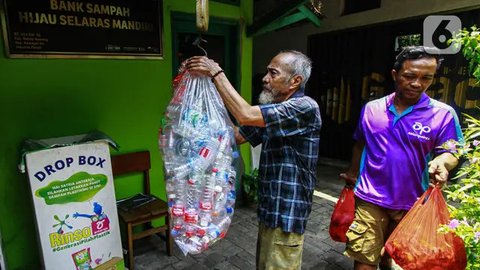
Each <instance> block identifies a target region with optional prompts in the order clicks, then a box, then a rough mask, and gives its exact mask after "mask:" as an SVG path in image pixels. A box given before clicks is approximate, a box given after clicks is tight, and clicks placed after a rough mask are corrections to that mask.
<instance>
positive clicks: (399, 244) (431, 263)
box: [385, 187, 467, 270]
mask: <svg viewBox="0 0 480 270" xmlns="http://www.w3.org/2000/svg"><path fill="white" fill-rule="evenodd" d="M449 219H450V214H449V213H448V208H447V204H446V203H445V200H444V199H443V196H442V193H441V191H440V189H439V188H438V187H430V188H429V189H428V190H427V191H426V192H425V193H424V194H423V195H422V196H421V197H420V199H418V200H417V201H416V202H415V204H414V205H413V207H412V208H411V209H410V211H408V213H407V214H406V215H405V217H404V218H403V219H402V221H400V223H399V224H398V226H397V227H396V228H395V230H394V231H393V232H392V234H391V235H390V237H389V238H388V240H387V242H386V243H385V250H386V251H387V252H388V254H389V255H390V256H391V257H392V258H393V259H394V260H395V262H396V263H397V264H398V265H399V266H400V267H402V268H403V269H404V270H417V269H435V270H440V269H449V270H463V269H465V267H466V264H467V259H466V253H465V247H464V244H463V240H462V239H461V238H460V237H458V236H457V235H456V234H454V233H452V232H450V233H442V232H438V229H439V226H440V225H441V224H448V223H449Z"/></svg>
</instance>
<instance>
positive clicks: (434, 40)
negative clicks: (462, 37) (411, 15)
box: [423, 15, 462, 54]
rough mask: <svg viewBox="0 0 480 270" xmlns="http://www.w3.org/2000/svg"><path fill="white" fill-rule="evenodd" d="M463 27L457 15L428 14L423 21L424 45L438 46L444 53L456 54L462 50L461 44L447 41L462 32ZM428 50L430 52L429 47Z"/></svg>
mask: <svg viewBox="0 0 480 270" xmlns="http://www.w3.org/2000/svg"><path fill="white" fill-rule="evenodd" d="M461 29H462V22H461V21H460V19H459V18H458V17H457V16H453V15H446V16H441V15H433V16H428V17H427V18H425V20H424V21H423V46H426V47H434V48H437V49H438V50H439V51H440V53H442V54H456V53H458V52H459V51H460V46H453V44H448V43H447V42H448V40H449V39H451V38H452V37H453V36H454V35H456V34H458V33H460V30H461ZM426 50H427V52H429V51H428V48H426ZM432 53H433V51H432Z"/></svg>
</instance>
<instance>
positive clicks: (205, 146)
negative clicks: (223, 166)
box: [194, 137, 219, 171]
mask: <svg viewBox="0 0 480 270" xmlns="http://www.w3.org/2000/svg"><path fill="white" fill-rule="evenodd" d="M218 146H219V142H218V140H217V139H216V138H213V137H208V138H206V139H204V140H202V141H200V142H199V147H198V152H197V153H196V157H195V159H194V163H195V166H196V167H197V168H198V169H199V170H202V171H205V170H206V169H207V168H208V167H209V166H211V165H212V163H213V161H214V159H215V157H216V156H217V153H218Z"/></svg>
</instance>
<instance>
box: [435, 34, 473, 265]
mask: <svg viewBox="0 0 480 270" xmlns="http://www.w3.org/2000/svg"><path fill="white" fill-rule="evenodd" d="M470 29H471V31H468V30H463V31H461V32H460V33H459V34H457V36H456V37H455V38H454V39H452V40H451V42H454V43H455V44H454V46H462V53H463V55H464V57H465V58H466V59H467V61H468V63H469V70H470V73H471V74H472V75H473V76H474V77H475V79H476V80H477V82H478V83H480V34H479V29H478V28H477V27H475V26H473V27H471V28H470ZM477 109H478V108H477ZM465 121H466V124H467V127H466V129H464V136H465V142H464V143H461V144H451V145H447V146H446V147H447V148H450V149H451V150H454V151H455V152H456V155H457V157H458V158H459V159H460V160H465V162H464V164H462V166H461V167H460V168H459V169H458V172H457V173H456V175H455V177H454V179H457V182H456V183H454V184H452V185H450V186H448V187H446V189H445V193H446V194H447V203H448V204H449V208H450V216H451V221H450V224H447V225H445V226H442V228H441V229H440V230H441V231H443V232H448V231H452V232H455V233H456V234H457V235H458V236H460V237H461V238H462V239H463V241H464V243H465V250H466V253H467V267H466V269H467V270H473V269H480V120H479V119H476V118H475V117H472V116H470V115H465Z"/></svg>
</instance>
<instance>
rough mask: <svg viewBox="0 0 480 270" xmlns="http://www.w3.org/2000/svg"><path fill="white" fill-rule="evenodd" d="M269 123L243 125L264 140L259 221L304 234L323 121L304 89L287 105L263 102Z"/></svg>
mask: <svg viewBox="0 0 480 270" xmlns="http://www.w3.org/2000/svg"><path fill="white" fill-rule="evenodd" d="M260 109H261V111H262V114H263V118H264V120H265V125H266V126H265V127H264V128H258V127H247V126H243V127H241V128H240V133H241V134H242V135H243V136H244V137H245V139H247V140H248V141H249V142H250V143H251V144H252V145H253V146H256V145H258V144H260V143H262V152H261V155H260V168H259V175H260V184H259V203H258V219H259V221H260V222H262V223H264V224H265V225H266V226H267V227H270V228H276V227H281V228H282V231H284V232H295V233H300V234H303V233H304V232H305V227H306V225H307V219H308V216H309V215H310V212H311V210H312V195H313V191H314V188H315V181H316V168H317V160H318V147H319V142H320V128H321V125H322V120H321V118H320V110H319V108H318V104H317V103H316V102H315V101H314V100H313V99H311V98H310V97H307V96H305V95H304V92H303V91H302V90H300V91H297V92H295V93H294V94H293V95H292V97H291V98H290V99H288V100H286V101H284V102H282V103H278V104H268V105H260Z"/></svg>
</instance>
